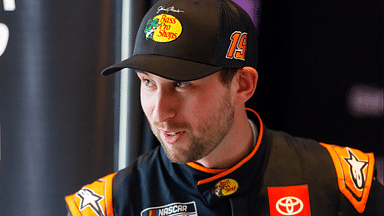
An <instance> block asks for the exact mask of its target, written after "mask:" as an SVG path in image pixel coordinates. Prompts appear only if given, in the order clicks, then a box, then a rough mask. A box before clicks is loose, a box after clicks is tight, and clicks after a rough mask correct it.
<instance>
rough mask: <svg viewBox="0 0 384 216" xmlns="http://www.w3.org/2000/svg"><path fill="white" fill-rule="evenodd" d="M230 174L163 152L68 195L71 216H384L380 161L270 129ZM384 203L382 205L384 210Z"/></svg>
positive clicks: (257, 120) (256, 120)
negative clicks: (174, 159)
mask: <svg viewBox="0 0 384 216" xmlns="http://www.w3.org/2000/svg"><path fill="white" fill-rule="evenodd" d="M248 118H249V119H251V120H252V121H253V122H254V123H255V124H256V125H257V128H258V135H257V142H256V144H255V148H254V149H253V151H252V152H251V153H250V154H249V155H248V156H247V157H246V158H244V159H243V160H242V161H240V162H239V163H238V164H236V165H235V166H233V167H232V168H230V169H208V168H205V167H203V166H201V165H199V164H197V163H187V164H175V163H171V162H170V161H169V159H168V158H167V156H166V154H165V152H164V150H163V149H162V148H161V147H157V148H155V149H154V150H153V151H151V152H150V153H149V154H146V155H143V156H141V157H139V158H138V159H137V160H136V161H135V162H134V163H133V164H132V165H130V166H129V167H127V168H125V169H123V170H121V171H119V172H117V173H113V174H110V175H108V176H106V177H104V178H101V179H99V180H98V181H95V182H94V183H92V184H90V185H86V186H84V187H83V188H82V189H81V190H80V191H78V192H77V193H75V194H73V195H70V196H67V197H66V202H67V207H68V215H72V216H78V215H98V216H101V215H108V216H112V215H115V216H123V215H137V216H139V215H140V216H150V215H167V216H171V215H174V216H176V215H204V216H207V215H208V216H212V215H219V216H225V215H232V216H247V215H252V216H253V215H262V216H264V215H270V216H281V215H297V216H301V215H312V216H317V215H321V216H323V215H326V216H329V215H339V216H347V215H348V216H353V215H370V216H372V215H382V214H383V209H384V208H383V207H382V206H381V205H382V204H383V186H382V185H380V184H379V183H378V181H377V180H376V179H375V178H374V156H373V154H372V153H362V152H361V151H359V150H356V149H352V148H348V147H339V146H335V145H329V144H324V143H319V142H316V141H313V140H310V139H303V138H297V137H292V136H290V135H288V134H286V133H284V132H277V131H273V130H269V129H266V128H265V126H264V125H263V123H262V121H261V119H260V117H259V116H258V115H257V113H256V112H254V111H252V110H250V109H248ZM380 204H381V205H380Z"/></svg>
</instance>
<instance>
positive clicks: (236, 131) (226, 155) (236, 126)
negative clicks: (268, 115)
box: [196, 109, 255, 169]
mask: <svg viewBox="0 0 384 216" xmlns="http://www.w3.org/2000/svg"><path fill="white" fill-rule="evenodd" d="M254 141H255V140H254V134H253V130H252V127H251V124H250V122H249V121H248V117H247V114H246V111H245V109H240V110H235V120H234V122H233V125H232V128H231V130H230V131H229V133H228V134H227V135H226V136H225V137H224V139H223V140H222V141H221V143H220V144H219V145H218V146H217V147H216V149H215V150H213V151H212V152H211V153H210V154H209V155H207V156H206V157H204V158H202V159H200V160H198V161H196V162H197V163H199V164H201V165H202V166H204V167H206V168H213V169H227V168H231V167H232V166H234V165H236V164H237V163H239V162H240V161H241V160H242V159H244V158H245V157H246V156H247V155H248V154H250V153H251V151H252V150H253V148H254Z"/></svg>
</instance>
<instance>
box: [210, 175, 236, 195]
mask: <svg viewBox="0 0 384 216" xmlns="http://www.w3.org/2000/svg"><path fill="white" fill-rule="evenodd" d="M238 188H239V184H238V183H237V181H235V180H233V179H224V180H221V181H219V182H218V183H217V184H216V185H215V187H214V188H213V193H214V194H215V195H216V196H218V197H222V196H229V195H231V194H233V193H235V192H236V191H237V189H238Z"/></svg>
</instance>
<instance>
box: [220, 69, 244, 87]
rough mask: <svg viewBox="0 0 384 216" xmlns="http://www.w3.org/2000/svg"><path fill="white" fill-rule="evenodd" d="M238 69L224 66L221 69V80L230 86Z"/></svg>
mask: <svg viewBox="0 0 384 216" xmlns="http://www.w3.org/2000/svg"><path fill="white" fill-rule="evenodd" d="M238 69H239V68H223V69H222V70H220V82H221V83H222V84H223V85H224V86H226V87H228V88H229V87H230V86H231V82H232V80H233V77H234V76H235V75H236V73H237V70H238Z"/></svg>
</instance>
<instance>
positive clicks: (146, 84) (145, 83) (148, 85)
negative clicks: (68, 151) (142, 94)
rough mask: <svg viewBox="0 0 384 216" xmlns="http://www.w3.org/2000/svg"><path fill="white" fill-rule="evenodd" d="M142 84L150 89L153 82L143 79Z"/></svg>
mask: <svg viewBox="0 0 384 216" xmlns="http://www.w3.org/2000/svg"><path fill="white" fill-rule="evenodd" d="M142 82H143V83H144V85H145V86H147V87H152V86H153V81H152V80H149V79H145V78H144V79H143V80H142Z"/></svg>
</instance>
